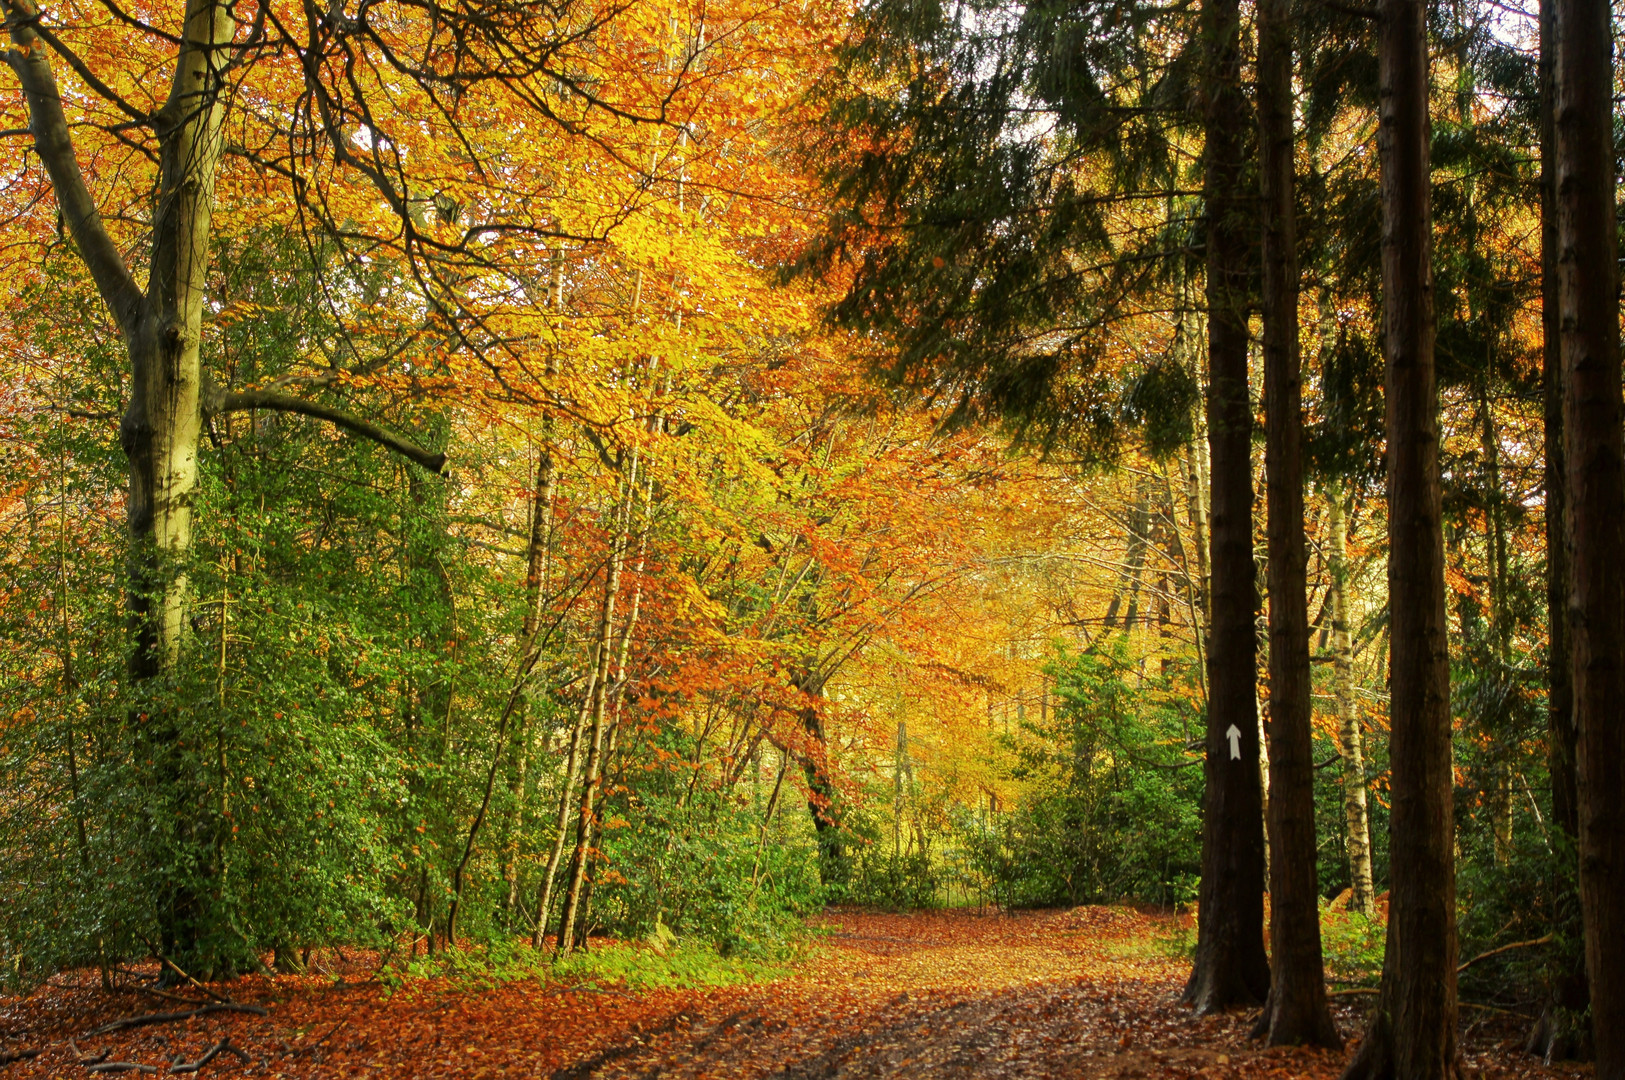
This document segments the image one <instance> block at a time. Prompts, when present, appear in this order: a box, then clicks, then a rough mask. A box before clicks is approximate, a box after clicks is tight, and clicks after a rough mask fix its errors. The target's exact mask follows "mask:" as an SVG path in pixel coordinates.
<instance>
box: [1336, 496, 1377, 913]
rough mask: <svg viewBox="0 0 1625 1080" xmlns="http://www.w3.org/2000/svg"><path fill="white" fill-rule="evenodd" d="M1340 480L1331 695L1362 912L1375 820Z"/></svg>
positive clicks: (1353, 892) (1371, 906)
mask: <svg viewBox="0 0 1625 1080" xmlns="http://www.w3.org/2000/svg"><path fill="white" fill-rule="evenodd" d="M1344 497H1345V496H1344V492H1343V487H1342V485H1341V484H1332V485H1330V486H1329V487H1328V489H1327V492H1326V501H1327V505H1328V511H1329V512H1328V514H1327V533H1328V536H1327V547H1328V557H1327V561H1328V562H1329V563H1330V564H1331V565H1330V571H1331V574H1330V577H1331V581H1330V582H1329V584H1328V586H1327V591H1328V595H1327V604H1328V606H1329V607H1330V608H1331V619H1332V635H1331V647H1332V696H1333V698H1334V699H1335V701H1336V703H1337V730H1338V734H1339V737H1340V739H1341V740H1342V744H1343V745H1342V751H1343V844H1344V848H1345V850H1346V851H1347V852H1348V860H1349V879H1350V882H1351V884H1350V894H1349V908H1350V909H1351V910H1353V911H1358V912H1360V913H1361V914H1363V915H1370V914H1372V913H1373V912H1374V911H1375V910H1376V909H1375V900H1376V890H1375V887H1374V886H1373V884H1372V880H1371V821H1370V815H1369V813H1368V811H1367V807H1366V786H1365V785H1366V780H1365V738H1364V736H1363V734H1362V733H1361V731H1360V717H1359V712H1358V710H1357V709H1356V708H1355V701H1354V650H1353V648H1352V646H1351V644H1350V640H1349V595H1348V588H1349V583H1348V577H1349V567H1348V516H1347V512H1346V510H1345V508H1344Z"/></svg>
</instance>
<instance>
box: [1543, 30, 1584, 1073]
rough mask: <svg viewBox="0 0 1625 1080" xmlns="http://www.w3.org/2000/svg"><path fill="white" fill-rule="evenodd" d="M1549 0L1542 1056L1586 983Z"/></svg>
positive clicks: (1569, 1019) (1558, 1040) (1560, 1052)
mask: <svg viewBox="0 0 1625 1080" xmlns="http://www.w3.org/2000/svg"><path fill="white" fill-rule="evenodd" d="M1556 15H1557V3H1556V0H1541V4H1540V273H1541V288H1540V300H1541V316H1540V323H1541V379H1542V382H1543V390H1544V398H1545V451H1546V463H1545V471H1544V479H1545V489H1546V491H1545V494H1546V625H1547V649H1546V732H1547V736H1546V737H1547V742H1546V753H1547V762H1548V768H1549V769H1550V773H1551V781H1552V826H1553V834H1552V849H1553V851H1554V853H1555V859H1556V862H1557V867H1556V874H1555V894H1556V895H1555V896H1554V904H1553V907H1554V910H1555V917H1554V918H1553V926H1552V929H1553V931H1554V932H1555V933H1556V935H1557V937H1558V941H1559V945H1558V947H1557V949H1556V950H1555V956H1554V958H1553V968H1552V972H1551V992H1550V999H1549V1000H1548V1001H1547V1003H1546V1008H1545V1010H1544V1011H1543V1012H1542V1014H1541V1017H1540V1019H1539V1020H1538V1021H1537V1022H1536V1024H1535V1027H1534V1029H1533V1030H1532V1031H1531V1032H1530V1036H1529V1046H1528V1049H1529V1051H1530V1052H1531V1053H1535V1054H1539V1055H1540V1056H1541V1057H1542V1058H1544V1059H1546V1060H1547V1061H1553V1060H1560V1059H1563V1058H1572V1057H1579V1056H1583V1055H1584V1053H1585V1051H1586V1049H1587V1046H1588V1044H1589V1042H1590V1040H1589V1032H1588V1031H1584V1030H1581V1029H1580V1025H1579V1023H1578V1022H1579V1021H1580V1020H1581V1019H1582V1016H1583V1014H1584V1012H1585V1009H1586V1005H1587V1001H1588V996H1589V995H1588V994H1587V990H1586V975H1585V950H1584V945H1583V938H1584V929H1583V927H1582V924H1581V919H1580V894H1579V883H1578V880H1577V876H1578V870H1579V868H1578V860H1577V856H1576V852H1577V851H1578V845H1579V836H1580V811H1579V802H1578V798H1579V794H1578V791H1577V790H1576V784H1577V783H1578V780H1577V778H1576V776H1575V753H1576V747H1575V742H1576V736H1577V733H1576V731H1575V728H1574V692H1573V686H1572V681H1571V680H1572V672H1571V670H1570V665H1571V664H1572V662H1573V658H1572V656H1571V655H1570V652H1569V624H1568V601H1569V540H1568V525H1567V522H1566V521H1565V520H1564V518H1565V515H1566V503H1567V498H1566V481H1565V477H1564V459H1563V356H1562V348H1561V343H1560V340H1559V324H1560V320H1559V317H1558V311H1559V301H1558V295H1557V294H1558V288H1557V250H1558V248H1557V142H1556V140H1557V133H1556V130H1555V128H1554V123H1553V121H1554V115H1553V105H1554V100H1555V96H1556V89H1557V88H1556V85H1555V79H1554V75H1555V62H1556V55H1555V53H1556V48H1557V41H1556V36H1555V31H1556V23H1555V19H1556Z"/></svg>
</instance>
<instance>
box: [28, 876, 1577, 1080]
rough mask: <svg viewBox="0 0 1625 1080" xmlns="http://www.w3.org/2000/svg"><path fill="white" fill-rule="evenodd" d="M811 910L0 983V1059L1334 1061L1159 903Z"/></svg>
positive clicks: (689, 1067) (1226, 1069)
mask: <svg viewBox="0 0 1625 1080" xmlns="http://www.w3.org/2000/svg"><path fill="white" fill-rule="evenodd" d="M816 923H817V925H818V926H820V927H821V928H822V929H823V931H824V932H823V934H821V935H820V937H819V938H818V939H817V941H816V943H815V944H814V945H813V947H812V948H811V949H810V950H809V952H808V953H807V955H806V956H805V957H804V958H803V959H802V960H800V961H798V962H797V963H796V964H795V965H794V967H793V969H792V970H790V971H789V972H788V973H786V974H785V975H783V976H782V977H780V978H777V979H774V980H772V981H768V982H755V983H746V984H743V985H736V986H725V987H712V988H702V989H653V990H642V991H630V990H626V989H623V988H614V987H603V986H587V985H576V986H570V985H563V984H558V983H552V984H543V983H541V982H539V981H538V980H535V979H526V980H514V981H506V982H498V983H489V982H488V983H485V984H483V985H481V984H475V983H470V982H468V981H466V980H461V981H459V980H450V979H423V980H413V981H409V982H407V983H405V984H404V985H403V986H400V987H398V988H396V989H394V990H393V991H390V990H388V988H386V987H385V986H383V985H382V984H380V983H379V982H378V981H376V980H375V979H374V978H373V977H371V976H372V973H371V971H370V970H369V969H367V968H365V967H364V966H363V963H362V960H361V959H359V958H352V959H351V962H350V964H349V965H348V968H349V970H348V971H343V970H341V971H337V972H330V973H329V974H328V975H327V976H326V977H321V976H314V975H312V976H278V977H276V978H270V977H250V978H244V979H239V980H236V981H234V982H232V983H230V984H224V985H220V986H217V987H214V988H213V989H214V990H216V991H219V992H221V993H225V992H229V993H230V994H231V996H232V997H233V999H234V1000H235V1001H237V1002H241V1003H252V1004H253V1005H256V1006H259V1007H262V1008H263V1009H265V1010H267V1012H268V1014H267V1015H265V1016H259V1015H255V1014H248V1013H240V1012H215V1013H212V1014H209V1015H205V1016H200V1017H195V1018H192V1019H188V1020H185V1021H182V1022H171V1023H155V1024H149V1025H145V1026H141V1027H132V1028H126V1029H125V1030H121V1031H117V1032H114V1033H111V1034H103V1035H96V1034H91V1032H92V1031H93V1029H95V1028H96V1027H97V1026H99V1025H102V1024H105V1023H108V1022H109V1021H113V1020H117V1019H120V1018H126V1017H132V1016H137V1015H141V1014H146V1013H151V1012H153V1011H154V1010H155V1009H160V1010H181V1009H186V1008H188V1006H185V1005H181V1004H178V1003H176V1002H174V1001H166V1000H161V999H157V998H151V997H148V996H146V995H144V994H143V993H138V992H135V991H128V992H124V991H120V992H115V993H108V992H105V991H103V990H101V989H100V988H99V986H98V985H97V981H96V978H95V974H94V973H93V972H86V973H78V974H77V976H76V975H73V974H69V975H66V976H59V977H58V978H56V979H53V980H52V981H51V982H50V983H48V984H47V985H46V986H44V987H41V988H40V989H39V990H37V991H35V992H34V993H33V994H31V995H29V996H28V997H26V998H9V999H8V998H0V1061H4V1060H6V1059H7V1058H8V1057H10V1056H12V1055H15V1054H17V1053H19V1052H20V1051H24V1050H37V1051H38V1053H37V1055H36V1056H32V1057H28V1058H25V1059H23V1060H18V1061H15V1062H13V1063H11V1064H9V1065H4V1066H0V1077H3V1078H4V1080H13V1078H14V1077H15V1078H21V1077H24V1076H28V1077H34V1076H52V1077H56V1076H65V1077H87V1076H91V1075H102V1074H103V1073H105V1072H108V1071H114V1070H111V1069H109V1066H113V1065H115V1064H116V1063H121V1062H122V1063H134V1064H140V1065H143V1066H146V1068H144V1069H142V1070H141V1072H162V1071H164V1070H165V1069H166V1068H167V1067H168V1065H169V1063H171V1062H172V1061H176V1060H179V1061H182V1062H186V1063H192V1062H195V1061H196V1060H197V1059H198V1058H199V1057H200V1056H201V1055H202V1054H203V1053H205V1052H206V1051H208V1050H209V1049H211V1048H213V1047H218V1046H219V1045H220V1043H221V1042H222V1041H227V1042H228V1043H229V1046H228V1048H227V1049H226V1050H225V1051H224V1052H218V1053H217V1054H216V1055H215V1056H214V1057H213V1058H212V1059H211V1060H209V1061H208V1062H207V1063H206V1064H204V1065H203V1066H202V1067H201V1069H198V1070H196V1071H197V1072H198V1074H199V1075H201V1076H204V1077H213V1076H222V1077H227V1076H231V1077H235V1076H256V1077H258V1076H270V1077H289V1078H294V1077H297V1078H306V1077H309V1078H317V1077H321V1078H328V1077H332V1078H338V1077H380V1078H382V1077H467V1078H469V1080H474V1078H480V1077H500V1076H524V1077H551V1078H553V1080H600V1078H602V1080H610V1078H615V1080H623V1078H633V1077H638V1078H655V1077H680V1078H689V1077H695V1078H697V1077H719V1078H720V1077H739V1078H747V1077H783V1078H787V1080H791V1078H793V1080H802V1078H805V1080H812V1078H823V1077H829V1078H836V1077H840V1078H859V1077H880V1076H898V1077H932V1078H936V1077H945V1078H946V1077H952V1078H995V1077H997V1078H1011V1080H1015V1078H1023V1080H1025V1078H1040V1077H1088V1078H1095V1077H1099V1078H1123V1080H1127V1078H1131V1077H1132V1078H1136V1080H1187V1078H1192V1077H1212V1078H1221V1077H1223V1078H1231V1077H1234V1078H1244V1077H1279V1078H1285V1077H1305V1078H1310V1077H1312V1078H1317V1080H1318V1078H1326V1080H1331V1078H1334V1077H1335V1076H1336V1075H1337V1073H1338V1071H1339V1070H1340V1067H1341V1065H1342V1063H1343V1061H1344V1058H1345V1055H1344V1054H1340V1053H1327V1052H1322V1051H1313V1050H1302V1049H1291V1050H1285V1049H1283V1050H1264V1049H1261V1048H1260V1047H1259V1046H1258V1045H1257V1044H1256V1043H1253V1042H1250V1041H1249V1040H1248V1038H1247V1034H1248V1028H1249V1026H1250V1024H1251V1017H1250V1016H1248V1015H1244V1014H1240V1013H1237V1014H1231V1015H1226V1016H1216V1017H1205V1018H1197V1017H1194V1016H1192V1015H1191V1013H1190V1011H1189V1010H1188V1009H1185V1008H1182V1007H1181V1006H1180V1005H1179V1004H1178V1003H1177V997H1178V993H1179V990H1180V988H1181V980H1182V978H1183V977H1184V975H1185V973H1186V971H1187V969H1188V963H1187V962H1186V961H1184V960H1181V959H1178V958H1176V957H1175V956H1173V955H1171V953H1170V950H1169V949H1168V948H1167V947H1166V946H1165V945H1163V944H1161V943H1160V942H1163V941H1166V939H1167V938H1168V937H1169V936H1170V934H1171V932H1172V931H1173V930H1174V927H1173V924H1172V923H1171V921H1170V919H1169V918H1168V917H1166V916H1158V915H1147V914H1143V913H1140V912H1136V911H1134V910H1132V909H1127V908H1101V907H1091V908H1077V909H1074V910H1071V911H1046V912H1023V913H1018V914H1014V915H1000V914H986V915H979V914H975V913H969V912H948V913H919V914H909V915H881V914H867V913H857V912H848V911H839V912H833V913H830V914H828V915H826V916H824V917H822V918H821V919H818V920H816ZM335 976H343V977H342V978H336V977H335ZM190 993H191V995H192V996H194V997H195V996H199V995H198V991H197V990H195V989H193V990H191V991H190ZM1334 1000H1335V1002H1336V1004H1335V1012H1336V1017H1337V1022H1338V1024H1339V1026H1340V1027H1341V1029H1342V1030H1343V1032H1344V1034H1345V1036H1357V1035H1358V1032H1359V1029H1360V1027H1361V1023H1362V1015H1363V1010H1364V1008H1365V1007H1366V1006H1365V1003H1366V1002H1368V1001H1369V998H1362V997H1358V996H1340V997H1338V998H1336V999H1334ZM1464 1016H1465V1019H1466V1021H1467V1027H1466V1029H1465V1037H1464V1047H1465V1054H1466V1058H1467V1062H1468V1064H1469V1065H1470V1066H1471V1067H1472V1068H1473V1069H1474V1070H1476V1071H1477V1072H1478V1073H1479V1075H1480V1076H1482V1077H1483V1078H1484V1080H1510V1078H1512V1077H1570V1076H1588V1075H1590V1070H1589V1067H1576V1066H1568V1067H1554V1068H1546V1067H1543V1066H1541V1065H1540V1064H1539V1063H1538V1062H1536V1061H1535V1059H1533V1058H1531V1057H1529V1056H1527V1055H1525V1054H1523V1053H1522V1052H1521V1049H1520V1046H1521V1042H1522V1036H1523V1033H1524V1031H1525V1030H1526V1022H1525V1021H1524V1020H1522V1019H1520V1018H1517V1017H1515V1016H1509V1015H1506V1014H1499V1013H1494V1012H1480V1011H1476V1010H1473V1009H1467V1010H1464ZM70 1038H71V1039H72V1040H73V1046H72V1047H70V1045H69V1040H70ZM1352 1042H1353V1040H1352V1039H1351V1043H1350V1046H1351V1049H1352ZM75 1050H77V1052H78V1055H82V1059H80V1058H79V1057H78V1056H76V1053H75ZM104 1052H105V1055H106V1056H105V1057H103V1056H102V1055H103V1054H104ZM97 1060H99V1061H100V1067H99V1068H98V1067H97V1066H96V1064H95V1062H96V1061H97ZM127 1071H134V1070H127ZM174 1071H180V1070H174Z"/></svg>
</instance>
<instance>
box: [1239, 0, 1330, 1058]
mask: <svg viewBox="0 0 1625 1080" xmlns="http://www.w3.org/2000/svg"><path fill="white" fill-rule="evenodd" d="M1292 108H1293V96H1292V16H1291V0H1259V4H1258V126H1259V149H1260V151H1261V153H1260V160H1261V163H1262V165H1263V184H1262V187H1263V195H1264V199H1263V216H1264V414H1265V443H1264V473H1265V485H1266V488H1267V501H1268V511H1269V523H1268V536H1269V564H1268V565H1269V633H1270V655H1269V664H1270V698H1269V701H1270V709H1269V727H1270V731H1269V736H1270V737H1269V770H1270V792H1269V840H1270V989H1269V1002H1268V1004H1267V1005H1266V1006H1265V1009H1264V1014H1263V1015H1262V1016H1261V1017H1260V1018H1259V1021H1258V1028H1259V1031H1258V1033H1259V1034H1262V1035H1265V1036H1266V1038H1267V1040H1268V1043H1269V1045H1271V1046H1282V1045H1295V1044H1300V1043H1306V1044H1310V1045H1314V1046H1328V1047H1340V1046H1342V1044H1343V1040H1342V1039H1341V1038H1339V1037H1338V1034H1337V1028H1336V1026H1335V1025H1334V1024H1333V1023H1332V1015H1331V1012H1330V1010H1329V1009H1328V1008H1327V1005H1326V974H1325V970H1324V968H1323V967H1322V964H1321V950H1320V889H1319V885H1318V882H1317V879H1316V874H1315V858H1316V848H1315V772H1314V741H1313V736H1312V734H1311V732H1310V676H1309V598H1308V595H1307V590H1308V565H1309V559H1308V552H1307V545H1306V543H1305V540H1304V531H1303V387H1302V365H1301V359H1300V351H1299V350H1300V346H1299V340H1298V251H1297V245H1298V226H1297V210H1296V190H1297V184H1296V182H1295V177H1294V175H1293V168H1294V165H1293V149H1294V144H1295V139H1294V135H1293V124H1292Z"/></svg>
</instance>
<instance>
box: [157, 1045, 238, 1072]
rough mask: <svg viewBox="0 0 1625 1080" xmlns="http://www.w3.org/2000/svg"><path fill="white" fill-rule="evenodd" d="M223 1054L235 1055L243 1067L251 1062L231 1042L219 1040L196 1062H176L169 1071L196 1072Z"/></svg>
mask: <svg viewBox="0 0 1625 1080" xmlns="http://www.w3.org/2000/svg"><path fill="white" fill-rule="evenodd" d="M223 1053H224V1054H235V1055H236V1056H237V1060H239V1061H241V1062H243V1063H244V1064H245V1065H246V1064H247V1063H248V1062H249V1061H250V1060H251V1059H250V1058H249V1056H248V1055H247V1054H245V1053H243V1051H241V1050H239V1049H237V1048H236V1047H235V1046H233V1045H231V1040H230V1039H229V1038H227V1039H221V1040H220V1041H219V1042H217V1043H215V1044H214V1045H213V1046H211V1047H209V1049H208V1050H206V1051H204V1053H203V1056H202V1057H200V1058H198V1059H197V1060H196V1061H182V1062H177V1063H176V1064H174V1065H171V1066H170V1067H169V1071H170V1072H172V1073H192V1072H197V1071H198V1070H199V1069H201V1068H203V1066H205V1065H207V1064H208V1063H209V1062H211V1061H213V1060H214V1059H215V1058H217V1057H219V1056H220V1055H221V1054H223Z"/></svg>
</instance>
